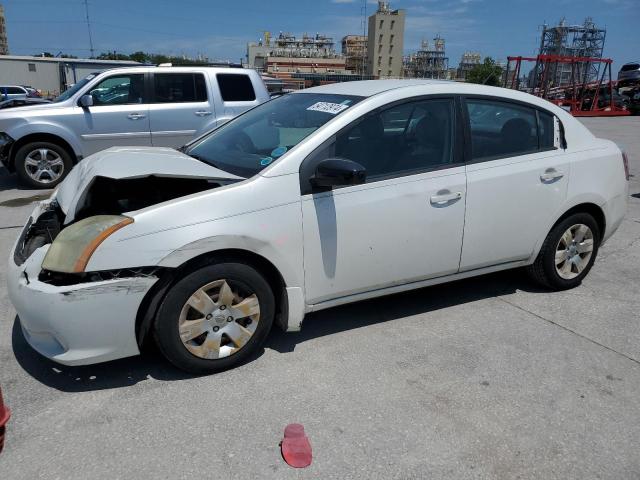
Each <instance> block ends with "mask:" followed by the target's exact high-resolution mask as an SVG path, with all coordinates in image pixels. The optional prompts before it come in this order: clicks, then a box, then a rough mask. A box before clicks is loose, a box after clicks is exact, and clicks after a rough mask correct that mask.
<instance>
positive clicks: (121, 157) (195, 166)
mask: <svg viewBox="0 0 640 480" xmlns="http://www.w3.org/2000/svg"><path fill="white" fill-rule="evenodd" d="M152 175H153V176H158V177H179V178H205V179H210V180H244V179H243V178H242V177H238V176H236V175H232V174H230V173H227V172H225V171H223V170H220V169H218V168H215V167H212V166H210V165H207V164H206V163H203V162H201V161H199V160H196V159H195V158H192V157H190V156H188V155H185V154H184V153H181V152H178V151H177V150H174V149H172V148H161V147H112V148H108V149H107V150H103V151H101V152H98V153H95V154H93V155H91V156H89V157H87V158H85V159H84V160H82V161H81V162H80V163H78V165H76V166H75V167H74V168H73V170H71V173H69V175H68V176H67V178H65V179H64V181H63V182H62V183H61V184H60V186H59V187H58V189H57V191H56V195H55V196H56V200H57V202H58V205H60V208H61V209H62V211H63V212H64V213H65V214H66V220H65V223H68V222H70V221H71V220H73V218H74V215H75V213H76V208H77V206H78V204H79V203H80V202H81V201H82V199H83V197H84V194H85V192H86V191H87V189H88V188H89V186H90V185H91V183H92V182H93V180H94V179H95V178H96V177H106V178H112V179H116V180H117V179H124V178H143V177H149V176H152Z"/></svg>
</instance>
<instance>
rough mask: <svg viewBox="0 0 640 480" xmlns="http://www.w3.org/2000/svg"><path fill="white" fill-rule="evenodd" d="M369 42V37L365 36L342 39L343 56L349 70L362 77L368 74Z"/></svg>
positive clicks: (349, 36) (350, 36)
mask: <svg viewBox="0 0 640 480" xmlns="http://www.w3.org/2000/svg"><path fill="white" fill-rule="evenodd" d="M368 41H369V39H368V37H366V36H364V35H347V36H345V37H343V38H342V55H343V56H344V58H345V62H346V68H347V70H349V71H351V72H354V73H357V74H360V75H362V74H365V73H366V71H367V44H368Z"/></svg>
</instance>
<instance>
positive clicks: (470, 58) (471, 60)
mask: <svg viewBox="0 0 640 480" xmlns="http://www.w3.org/2000/svg"><path fill="white" fill-rule="evenodd" d="M480 58H481V55H480V53H478V52H464V53H463V54H462V58H460V63H459V64H458V68H457V70H456V76H455V78H456V80H466V79H467V73H469V72H470V71H471V70H472V69H473V67H475V66H476V65H480Z"/></svg>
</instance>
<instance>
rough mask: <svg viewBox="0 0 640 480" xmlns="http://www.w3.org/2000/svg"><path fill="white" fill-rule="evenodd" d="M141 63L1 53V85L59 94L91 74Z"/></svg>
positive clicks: (45, 93) (54, 94)
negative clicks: (19, 86)
mask: <svg viewBox="0 0 640 480" xmlns="http://www.w3.org/2000/svg"><path fill="white" fill-rule="evenodd" d="M136 65H139V63H137V62H132V61H129V60H95V59H80V58H51V57H27V56H14V55H2V56H0V85H29V86H32V87H34V88H37V89H38V90H41V91H42V92H43V94H44V96H45V97H50V96H56V95H58V94H59V93H60V92H62V91H64V90H66V89H67V88H68V87H69V86H71V85H73V84H74V83H76V82H77V81H78V80H81V79H82V78H84V77H86V76H87V75H88V74H90V73H93V72H98V71H102V70H107V69H109V68H117V67H131V66H136Z"/></svg>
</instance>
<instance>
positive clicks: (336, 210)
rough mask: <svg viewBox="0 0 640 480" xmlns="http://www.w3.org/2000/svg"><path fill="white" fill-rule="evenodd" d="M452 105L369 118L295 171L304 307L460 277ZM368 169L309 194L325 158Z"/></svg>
mask: <svg viewBox="0 0 640 480" xmlns="http://www.w3.org/2000/svg"><path fill="white" fill-rule="evenodd" d="M456 117H457V115H456V107H455V102H454V99H453V98H437V99H433V100H420V101H415V102H411V103H408V104H402V105H398V106H394V107H391V108H389V109H387V110H383V111H382V112H377V113H374V114H372V115H369V116H367V117H365V118H364V119H362V121H360V122H358V124H356V125H354V126H353V127H348V128H347V129H345V130H344V131H342V132H341V133H339V134H338V135H337V136H336V137H335V139H334V140H333V141H331V142H330V143H329V144H328V145H327V146H326V147H322V148H321V149H320V150H319V151H317V152H316V153H314V154H312V155H311V157H309V158H307V159H306V160H305V162H304V163H303V165H302V168H301V173H300V175H301V188H302V214H303V231H304V267H305V268H304V270H305V289H306V297H307V300H308V302H309V303H310V304H316V303H321V302H324V301H328V300H332V299H335V298H340V297H345V296H349V295H354V294H359V293H364V292H368V291H374V290H378V289H383V288H387V287H391V286H397V285H402V284H407V283H411V282H417V281H421V280H425V279H428V278H433V277H438V276H444V275H448V274H453V273H456V272H457V271H458V268H459V264H460V253H461V248H462V232H463V227H464V214H465V200H464V197H465V194H466V177H465V170H464V164H463V163H462V151H461V148H460V145H461V142H456V140H455V137H456V135H455V131H456V128H455V125H456ZM332 157H338V158H347V159H349V160H353V161H355V162H357V163H359V164H361V165H362V166H364V167H365V168H366V170H367V182H366V183H365V184H362V185H353V186H347V187H340V188H337V187H334V189H333V190H331V191H314V190H313V188H312V187H311V186H310V185H309V184H308V183H305V182H304V180H305V179H308V178H309V177H310V176H311V175H313V172H314V171H315V167H316V166H317V164H318V163H319V162H320V161H322V160H323V159H326V158H332Z"/></svg>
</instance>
